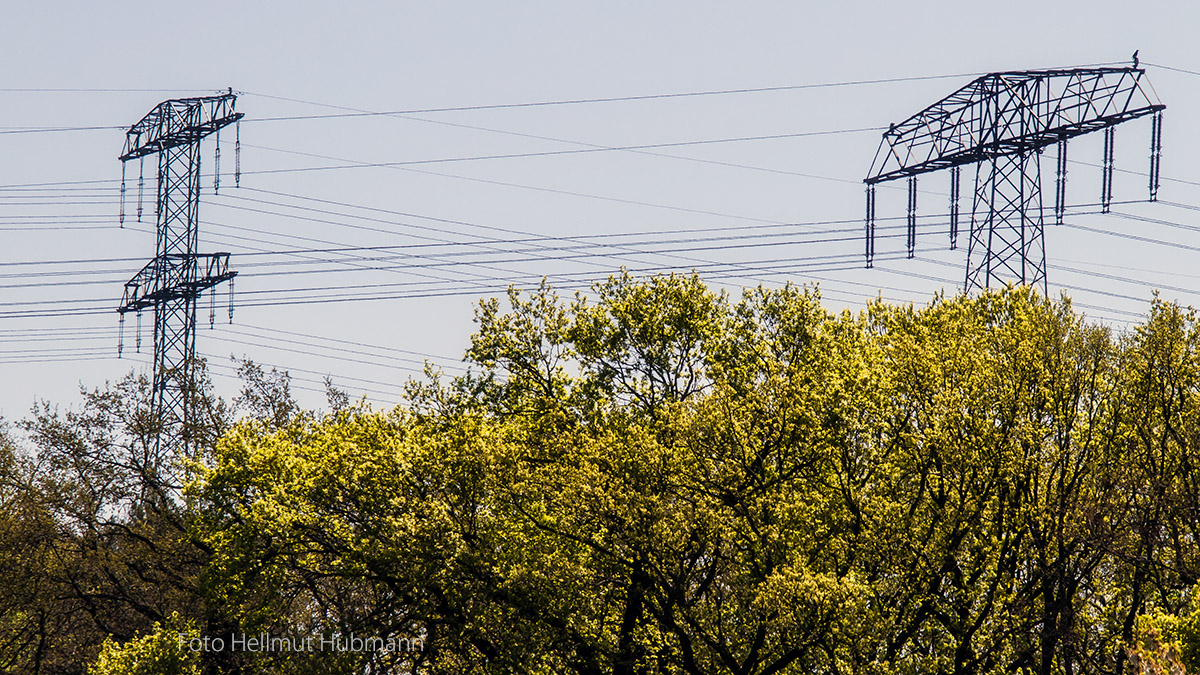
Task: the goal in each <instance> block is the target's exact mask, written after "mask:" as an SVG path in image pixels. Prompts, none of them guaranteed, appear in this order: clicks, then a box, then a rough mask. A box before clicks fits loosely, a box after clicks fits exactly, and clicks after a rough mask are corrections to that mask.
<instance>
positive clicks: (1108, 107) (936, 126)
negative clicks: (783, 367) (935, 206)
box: [863, 54, 1166, 293]
mask: <svg viewBox="0 0 1200 675" xmlns="http://www.w3.org/2000/svg"><path fill="white" fill-rule="evenodd" d="M1165 108H1166V106H1164V105H1162V103H1161V102H1160V101H1159V100H1158V96H1157V94H1155V93H1154V89H1153V87H1152V86H1151V85H1150V82H1149V80H1148V79H1147V78H1146V77H1145V71H1144V70H1142V69H1140V68H1138V64H1137V55H1136V54H1135V55H1134V62H1133V66H1132V67H1127V68H1073V69H1065V70H1026V71H1015V72H1004V73H991V74H988V75H984V76H983V77H980V78H978V79H976V80H974V81H973V82H971V83H970V84H968V85H966V86H965V87H963V88H961V89H959V90H958V91H956V92H954V93H953V94H950V95H949V96H947V97H946V98H943V99H942V100H940V101H938V102H937V103H934V104H933V105H931V106H929V107H928V108H926V109H924V110H922V111H921V112H919V113H917V114H915V115H913V116H912V117H910V118H908V119H906V120H904V121H903V122H901V123H899V124H893V125H891V127H889V129H888V130H887V131H886V132H885V133H884V134H883V141H882V143H880V145H879V150H878V151H877V152H876V153H875V159H874V161H873V162H872V163H871V170H870V173H869V174H868V175H867V177H866V178H865V179H864V180H863V182H864V183H866V184H867V217H866V239H867V244H866V258H867V267H871V266H872V263H873V260H874V257H875V186H877V185H878V184H880V183H883V182H886V181H890V180H896V179H899V178H907V179H908V219H907V225H908V233H907V246H908V257H909V258H912V257H913V256H914V253H915V249H916V222H917V176H918V175H920V174H923V173H929V172H931V171H938V170H940V169H949V170H950V248H951V249H954V248H956V247H957V245H958V221H959V205H958V202H959V182H960V172H961V167H963V166H964V165H968V164H974V165H975V189H974V193H973V198H972V203H971V230H970V235H969V239H968V242H969V243H968V246H967V272H966V281H965V284H964V290H965V291H966V292H968V293H970V292H972V291H975V290H979V289H982V288H987V287H990V286H993V285H998V286H1003V285H1005V284H1007V283H1011V282H1017V283H1021V284H1029V285H1035V286H1041V287H1042V291H1043V292H1046V291H1047V286H1046V250H1045V244H1044V240H1043V225H1044V223H1045V219H1044V215H1043V214H1044V207H1043V203H1042V167H1041V156H1042V151H1043V150H1045V149H1046V148H1047V147H1049V146H1051V145H1054V146H1057V166H1056V171H1055V174H1056V175H1055V201H1054V219H1055V222H1056V223H1062V220H1063V215H1064V212H1065V209H1066V178H1067V140H1068V139H1070V138H1074V137H1075V136H1080V135H1082V134H1086V133H1090V132H1093V131H1100V130H1103V131H1104V162H1103V166H1102V173H1103V181H1102V186H1101V194H1100V204H1101V210H1102V211H1104V212H1106V213H1107V212H1108V210H1109V207H1110V204H1111V203H1112V182H1113V181H1112V179H1113V128H1114V127H1115V126H1116V125H1117V124H1120V123H1121V122H1126V121H1129V120H1132V119H1135V118H1138V117H1142V116H1144V115H1153V126H1152V129H1151V148H1150V201H1155V200H1156V199H1157V197H1158V170H1159V163H1160V157H1161V151H1162V111H1163V110H1164V109H1165Z"/></svg>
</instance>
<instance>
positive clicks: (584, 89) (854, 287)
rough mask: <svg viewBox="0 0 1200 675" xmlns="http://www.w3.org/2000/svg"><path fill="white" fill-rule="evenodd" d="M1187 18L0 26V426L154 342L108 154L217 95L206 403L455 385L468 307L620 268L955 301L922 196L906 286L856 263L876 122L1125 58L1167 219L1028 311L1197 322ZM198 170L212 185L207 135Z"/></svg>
mask: <svg viewBox="0 0 1200 675" xmlns="http://www.w3.org/2000/svg"><path fill="white" fill-rule="evenodd" d="M1198 25H1200V6H1198V5H1197V4H1196V3H1194V2H1174V3H1161V2H1160V3H1137V4H1135V3H1127V2H1126V3H1116V2H1071V3H1065V2H1060V3H1056V2H1006V3H971V2H953V3H952V2H921V1H911V2H904V3H863V2H826V3H797V2H741V3H726V2H721V3H718V2H695V1H692V2H654V3H647V2H606V3H583V2H562V1H556V2H522V3H492V2H439V3H430V2H426V3H416V2H387V3H385V2H373V3H367V2H363V3H342V4H340V5H338V6H335V5H334V4H333V3H312V2H286V3H285V2H254V3H246V2H236V3H235V2H222V1H217V2H207V3H200V4H195V3H166V2H122V3H65V2H38V3H14V4H12V5H10V6H8V7H6V8H5V16H4V19H3V21H2V22H0V56H2V57H3V63H4V76H3V77H2V78H0V303H2V304H0V383H2V387H0V416H3V417H4V418H7V419H10V420H11V419H14V418H18V417H20V416H22V415H23V414H25V412H26V411H27V410H28V409H29V407H30V405H32V404H33V402H34V401H35V400H37V399H39V398H44V399H48V400H50V401H53V402H56V403H60V404H64V405H65V404H69V403H72V402H74V401H77V400H78V396H77V392H78V390H79V387H80V386H81V385H83V386H86V387H95V386H101V385H103V383H104V382H105V381H106V380H115V379H118V378H120V377H121V376H122V375H123V374H125V373H127V372H129V371H130V370H131V369H144V368H145V367H146V362H147V359H148V353H149V352H150V347H149V345H150V337H151V335H150V330H151V326H152V320H151V318H150V317H149V316H147V317H145V318H144V326H143V343H142V348H141V353H140V354H138V353H136V351H135V339H134V333H135V329H134V322H133V320H132V318H131V319H130V322H129V323H128V324H127V325H126V340H125V341H126V349H125V352H126V354H125V358H124V359H121V360H118V359H117V358H116V352H117V315H116V313H115V311H114V310H115V307H116V306H117V304H118V302H119V301H120V297H121V291H122V283H123V282H124V281H125V280H126V279H128V278H129V277H130V276H132V275H133V273H135V272H136V271H137V270H138V269H139V268H140V267H141V266H142V264H144V261H146V260H148V259H149V258H150V256H151V255H152V253H153V248H154V236H153V223H152V222H151V219H152V217H151V216H150V213H151V212H152V206H151V204H152V199H151V198H150V197H149V195H150V194H152V193H153V189H154V185H153V182H152V181H150V180H148V181H147V184H146V193H147V199H146V209H147V217H146V218H145V219H144V222H142V223H137V222H135V218H134V217H133V216H132V214H133V213H134V211H135V210H136V193H137V178H136V176H137V167H136V165H131V166H129V167H127V168H128V170H129V175H128V187H129V190H130V192H129V201H128V203H127V211H128V212H129V213H130V214H131V215H130V217H129V218H128V221H127V222H126V226H125V227H124V229H121V228H119V227H118V223H117V215H118V210H119V209H118V186H119V179H120V175H121V167H120V164H119V162H118V161H117V160H116V156H117V154H118V153H119V152H120V149H121V145H122V141H123V134H122V131H121V128H122V127H127V126H128V125H130V124H132V123H133V122H136V121H137V120H138V119H139V118H140V117H141V116H142V115H144V114H145V113H146V112H147V111H148V110H150V109H151V108H152V107H153V106H154V105H155V104H157V103H158V102H159V101H161V100H163V99H166V98H172V97H177V96H182V95H193V94H205V93H214V92H217V91H222V90H224V89H226V88H227V87H232V88H233V89H234V91H235V92H239V94H240V95H239V99H238V109H239V110H240V111H242V112H244V113H245V114H246V119H245V121H244V122H243V125H242V128H241V139H242V144H243V153H242V158H241V159H242V169H243V176H242V183H241V188H239V189H235V188H233V186H232V184H233V175H232V171H233V163H234V162H233V159H234V154H233V142H232V141H233V139H232V134H231V133H228V132H226V133H224V134H223V135H222V138H221V142H222V164H221V169H222V173H223V174H224V175H223V176H222V189H221V191H220V194H218V195H214V194H213V193H212V190H211V176H210V177H208V178H206V181H205V184H206V187H205V191H204V193H203V194H202V198H201V199H202V203H201V206H200V219H201V225H200V231H201V234H200V239H201V250H202V251H229V252H232V253H233V261H232V262H233V266H234V267H235V268H238V269H240V270H241V276H239V277H238V280H237V285H236V293H237V298H236V302H237V304H238V309H237V311H236V314H235V317H234V323H233V325H229V324H228V323H227V322H226V320H227V318H226V314H225V309H224V303H225V297H224V294H222V295H221V297H220V298H219V302H218V306H217V322H216V327H215V328H214V329H212V330H210V329H209V328H208V314H209V302H208V299H207V298H206V299H205V300H204V301H203V302H202V303H201V307H202V309H201V311H200V312H199V317H198V318H199V321H200V326H201V329H200V332H199V338H198V350H199V352H200V353H201V354H203V355H205V356H206V357H207V358H208V359H209V360H210V362H211V363H212V365H213V368H214V372H215V374H216V375H217V376H218V378H217V380H216V382H217V386H218V388H219V390H220V391H221V392H222V393H226V394H230V393H232V392H233V387H234V386H235V383H234V381H233V380H231V379H230V375H231V374H232V367H233V365H234V364H233V361H232V360H231V357H239V358H240V357H249V358H251V359H253V360H255V361H258V362H260V363H263V364H266V365H275V366H279V367H282V368H287V369H289V370H291V371H292V373H293V375H294V376H295V378H296V381H295V384H296V386H297V388H298V393H299V394H301V397H302V399H303V400H304V402H305V403H307V404H309V405H321V404H323V396H321V395H320V394H319V391H320V389H321V386H320V382H321V380H322V379H323V377H324V376H326V375H331V376H332V377H333V380H334V382H335V383H336V384H338V385H339V386H341V387H343V388H345V389H347V390H348V391H350V392H352V393H353V394H356V395H359V394H365V395H366V396H367V397H368V398H369V399H370V400H372V401H376V402H379V403H391V402H395V401H397V400H399V391H400V389H399V387H400V385H401V384H402V383H403V381H404V380H405V379H407V378H408V377H410V376H411V375H413V374H414V372H415V370H419V368H420V363H421V362H422V361H423V360H424V359H426V358H431V359H432V360H433V361H434V362H435V363H439V364H442V365H444V366H445V367H446V369H447V372H450V373H453V372H457V371H456V370H455V363H456V362H457V359H458V358H459V357H460V356H461V354H462V351H463V348H464V347H465V345H466V343H467V339H468V336H469V334H470V332H471V330H472V323H471V319H472V312H473V309H472V307H473V304H474V303H475V302H476V301H477V299H478V298H479V297H482V296H490V295H495V294H497V293H500V292H502V289H503V288H504V287H506V286H507V285H508V284H509V283H517V284H518V285H520V286H523V287H528V286H530V285H532V284H535V283H536V280H537V279H538V278H540V277H541V276H542V275H548V276H550V278H551V280H552V282H554V283H557V284H559V285H561V286H563V287H564V288H567V289H569V290H568V291H567V292H574V289H576V288H579V287H583V286H586V284H587V282H588V281H589V280H592V279H597V278H602V277H604V276H606V275H607V274H610V273H612V272H613V271H615V270H616V269H618V268H619V267H620V266H622V265H624V266H626V267H628V268H630V269H633V270H665V269H680V270H688V269H692V268H695V269H697V270H699V271H701V272H702V274H703V275H704V276H705V277H706V278H708V279H710V280H711V282H712V283H713V284H714V285H717V286H719V287H721V288H725V289H727V290H728V291H729V292H730V293H731V294H734V295H736V294H738V293H740V290H739V289H740V288H741V287H742V286H745V285H756V284H759V283H766V284H772V285H773V284H780V283H783V282H784V281H786V280H791V281H794V282H798V283H816V282H820V284H821V288H822V290H823V292H824V294H825V297H826V300H827V304H828V305H829V307H831V308H841V307H850V308H859V307H861V306H862V303H863V302H864V300H865V299H867V298H871V297H875V296H876V295H879V294H881V295H882V296H883V297H885V298H888V299H893V300H899V301H905V302H925V301H927V300H928V299H929V298H930V297H931V296H932V295H933V294H934V293H936V292H938V291H939V290H942V289H943V288H945V289H946V290H947V291H948V292H953V291H954V290H955V287H956V286H958V285H961V283H962V277H963V266H964V257H965V252H964V251H963V250H961V249H960V250H958V251H949V250H948V246H947V244H948V237H947V235H946V223H945V218H944V217H938V216H939V215H940V214H944V213H945V212H946V210H947V206H946V195H947V192H948V184H947V182H946V177H945V176H942V175H940V174H934V175H930V176H927V177H924V178H923V179H922V180H921V181H920V188H921V192H920V196H919V200H918V202H919V212H920V213H922V214H924V215H925V216H926V217H924V218H923V219H922V220H921V227H920V231H919V237H918V248H919V249H920V253H919V260H915V261H909V260H904V259H903V255H902V251H903V247H904V240H903V231H902V230H882V229H881V234H884V233H886V234H888V235H891V236H890V237H888V238H881V239H880V241H879V244H878V248H877V255H879V256H880V258H890V259H884V260H880V261H879V262H877V264H876V268H875V269H873V270H865V269H862V260H861V252H862V248H863V247H862V241H861V231H862V226H861V219H862V216H863V186H862V183H861V180H862V178H863V176H865V175H866V172H867V170H868V168H869V166H870V163H871V159H872V157H873V155H874V153H875V150H876V147H877V146H878V144H879V140H880V134H881V131H880V129H881V128H883V127H886V126H887V124H888V123H889V122H894V121H899V120H901V119H903V118H905V117H907V116H908V115H911V114H912V113H915V112H917V111H918V110H920V109H921V108H923V107H925V106H926V105H928V104H930V103H932V102H933V101H935V100H937V99H938V98H940V97H942V96H944V95H945V94H947V93H949V92H950V91H953V90H954V89H956V88H958V87H959V86H961V85H963V84H965V83H966V82H968V81H969V80H970V79H972V77H973V76H975V75H976V74H982V73H986V72H991V71H1001V70H1015V69H1034V68H1048V67H1067V66H1073V65H1084V64H1097V63H1121V64H1123V63H1126V62H1128V60H1129V58H1130V55H1131V54H1132V53H1133V51H1134V50H1135V49H1139V50H1140V55H1141V58H1142V62H1143V63H1144V64H1146V66H1147V73H1148V76H1149V78H1150V80H1151V81H1152V82H1153V84H1154V87H1155V89H1156V91H1157V93H1158V95H1159V96H1160V98H1161V99H1162V101H1163V102H1164V103H1165V104H1166V105H1167V106H1168V109H1167V111H1166V117H1165V124H1164V153H1163V167H1162V172H1163V178H1164V182H1163V188H1162V191H1161V193H1160V199H1161V200H1162V201H1161V202H1159V203H1157V204H1118V205H1117V206H1116V207H1114V214H1112V215H1099V214H1090V215H1089V214H1081V215H1073V216H1071V217H1069V218H1068V223H1067V226H1063V227H1051V226H1048V227H1047V233H1046V248H1047V258H1048V263H1049V280H1050V289H1051V293H1054V294H1057V293H1059V292H1066V293H1067V294H1068V295H1070V296H1071V297H1073V298H1074V299H1075V300H1076V302H1077V303H1078V304H1079V306H1080V307H1082V308H1083V311H1085V312H1086V313H1087V314H1088V315H1089V316H1092V317H1094V318H1096V319H1097V320H1102V321H1105V322H1108V323H1110V324H1111V325H1113V326H1114V327H1115V328H1117V329H1121V328H1123V327H1125V326H1127V325H1128V322H1129V321H1136V320H1137V316H1138V315H1140V314H1142V313H1144V312H1145V310H1146V308H1147V306H1148V301H1149V298H1150V297H1151V295H1152V292H1153V291H1154V289H1155V288H1159V289H1161V295H1162V296H1163V297H1164V298H1167V299H1173V300H1178V301H1179V302H1181V303H1183V304H1198V303H1200V299H1198V298H1197V297H1196V295H1197V293H1196V292H1195V291H1193V290H1192V289H1196V288H1198V279H1200V270H1197V266H1196V265H1195V264H1193V262H1192V261H1194V260H1195V259H1196V252H1197V251H1198V250H1200V211H1198V210H1197V207H1200V166H1198V165H1197V162H1196V161H1195V159H1194V158H1195V157H1197V156H1200V147H1197V146H1198V145H1200V132H1198V130H1197V129H1196V128H1195V127H1193V126H1192V122H1191V120H1194V119H1197V118H1198V115H1197V113H1198V112H1200V75H1196V74H1189V73H1186V72H1179V71H1180V70H1184V71H1196V72H1200V47H1197V42H1196V37H1195V31H1196V26H1198ZM879 80H887V81H886V82H879ZM800 85H836V86H812V87H807V86H806V87H801V86H800ZM764 88H769V89H771V90H770V91H754V92H749V91H742V92H740V93H722V94H711V95H703V96H676V97H658V98H637V99H635V100H623V101H608V102H594V101H593V102H581V103H572V104H556V105H544V106H521V107H489V106H496V105H503V104H517V103H532V102H562V101H570V100H578V99H597V98H625V97H647V96H656V95H662V94H675V93H696V92H713V91H727V90H746V89H764ZM443 108H473V109H470V110H431V109H443ZM351 112H359V113H361V112H375V113H381V112H390V113H394V114H387V115H362V114H356V115H346V114H344V113H351ZM330 115H337V116H332V117H331V116H330ZM277 118H289V119H277ZM296 118H301V119H296ZM58 127H66V128H67V129H55V130H52V131H47V130H45V129H47V128H58ZM81 127H87V128H81ZM1149 127H1150V124H1149V120H1148V119H1143V120H1138V121H1135V122H1131V123H1129V124H1126V125H1122V126H1121V127H1120V128H1119V129H1118V132H1117V137H1116V164H1117V168H1118V169H1119V170H1122V172H1121V173H1119V174H1118V176H1117V181H1116V187H1115V199H1116V200H1118V201H1126V200H1144V199H1145V198H1146V178H1145V176H1144V173H1145V172H1146V170H1147V166H1148V153H1149V143H1148V138H1149ZM816 132H837V133H816ZM763 137H772V138H763ZM733 139H742V140H733ZM696 141H706V142H705V143H695V142H696ZM711 141H724V142H711ZM631 146H639V147H631ZM645 146H655V147H645ZM612 148H618V149H612ZM498 155H499V156H503V157H497V156H498ZM512 155H525V156H522V157H513V156H512ZM1100 156H1101V147H1100V140H1099V138H1091V137H1087V138H1083V139H1080V140H1079V141H1078V142H1074V143H1073V144H1072V150H1071V153H1070V157H1071V159H1072V160H1073V163H1072V165H1071V169H1070V181H1069V184H1068V202H1069V203H1070V204H1078V205H1084V204H1093V203H1095V202H1096V201H1097V199H1098V196H1099V192H1100V176H1099V171H1098V170H1097V169H1096V168H1095V165H1096V164H1098V163H1099V162H1100ZM445 160H451V161H445ZM204 162H205V164H204V171H205V173H206V174H211V171H212V168H213V146H212V141H211V140H210V141H207V142H206V146H205V151H204ZM364 164H366V165H370V166H364ZM1052 171H1053V161H1052V160H1050V161H1047V162H1046V163H1045V164H1044V172H1045V173H1046V174H1047V175H1050V174H1052ZM148 173H149V172H148ZM965 175H966V174H965V173H964V176H965ZM896 187H902V185H899V184H898V185H897V186H896ZM1046 189H1047V205H1049V204H1051V203H1052V189H1053V187H1052V185H1051V184H1050V183H1049V182H1047V186H1046ZM968 193H969V188H968V187H967V186H966V185H964V194H968ZM1089 210H1092V209H1089V208H1086V207H1081V208H1079V209H1076V211H1089ZM879 215H880V216H881V217H892V218H894V217H902V216H903V215H904V194H903V191H902V190H898V189H886V190H882V191H881V193H880V198H879ZM901 222H902V221H901ZM885 224H886V225H888V226H889V227H893V226H895V225H896V224H897V221H894V220H892V221H887V222H886V223H885ZM1130 236H1134V237H1141V238H1142V239H1132V238H1130ZM1149 240H1153V241H1149ZM964 241H965V238H964ZM1158 242H1167V243H1165V244H1164V243H1158ZM381 246H388V247H393V248H387V249H378V248H376V249H373V250H365V249H364V248H363V247H381ZM347 247H354V248H356V250H355V251H339V252H332V251H326V252H320V253H318V252H315V251H313V249H330V248H347ZM396 247H404V248H396ZM1187 247H1195V248H1191V249H1189V248H1187ZM297 251H300V252H297ZM288 252H291V253H288ZM896 258H899V259H896ZM64 261H83V262H71V263H67V262H64ZM30 263H36V264H30ZM368 295H372V296H374V297H375V299H370V300H363V299H362V298H363V297H364V296H368ZM300 300H304V301H306V302H297V301H300ZM314 301H316V302H314Z"/></svg>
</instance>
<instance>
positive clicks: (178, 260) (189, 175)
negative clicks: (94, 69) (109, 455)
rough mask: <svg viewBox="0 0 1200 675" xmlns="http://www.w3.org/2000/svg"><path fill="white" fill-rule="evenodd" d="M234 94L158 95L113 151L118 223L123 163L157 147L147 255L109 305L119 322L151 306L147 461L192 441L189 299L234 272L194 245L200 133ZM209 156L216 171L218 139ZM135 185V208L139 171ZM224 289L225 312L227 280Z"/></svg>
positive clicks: (212, 127)
mask: <svg viewBox="0 0 1200 675" xmlns="http://www.w3.org/2000/svg"><path fill="white" fill-rule="evenodd" d="M236 102H237V97H236V96H235V95H234V94H233V93H232V91H231V92H230V93H228V94H222V95H220V96H205V97H199V98H183V99H174V100H170V101H163V102H162V103H160V104H158V105H157V106H155V108H154V109H153V110H151V111H150V112H149V113H147V114H146V116H145V117H143V118H142V119H141V121H139V122H138V123H137V124H134V125H133V126H132V127H130V128H129V131H127V132H125V150H124V152H123V153H122V154H121V156H120V158H119V159H120V160H121V162H122V174H121V175H122V182H121V194H122V208H121V218H122V224H123V221H124V211H125V210H124V201H123V197H124V192H125V183H124V173H125V172H124V167H125V164H124V163H125V162H128V161H130V160H134V159H136V160H139V165H141V164H142V163H143V162H144V160H143V158H144V157H147V156H150V155H155V154H157V155H158V198H157V202H156V206H155V212H156V214H157V215H156V220H157V246H156V249H155V251H156V252H155V256H154V258H153V259H152V260H151V261H150V262H149V263H147V264H146V266H145V267H143V268H142V269H141V271H140V272H138V273H137V274H136V275H134V277H133V278H132V279H130V280H129V281H128V282H126V283H125V294H124V297H123V298H122V299H121V306H120V307H119V308H118V309H117V311H118V312H120V314H121V321H122V324H123V323H124V320H125V314H127V313H129V312H137V313H138V316H139V317H140V316H141V312H142V310H144V309H151V308H152V309H153V310H154V374H153V387H154V389H153V398H152V403H151V405H152V406H153V410H152V412H153V415H154V417H155V419H156V420H157V422H158V424H159V427H158V430H159V431H158V436H157V440H156V441H155V445H154V447H153V448H152V452H153V456H152V457H151V458H149V460H150V463H151V464H152V465H153V466H159V465H160V464H161V463H162V462H164V461H169V460H170V459H171V458H178V457H182V456H189V455H190V454H191V452H192V450H193V449H194V440H193V439H192V438H191V437H190V429H191V425H192V423H193V416H192V399H193V397H194V395H195V391H196V390H195V382H194V381H193V377H194V375H195V360H196V301H197V300H198V299H199V297H200V295H201V294H202V293H203V292H204V291H205V290H208V289H212V288H213V287H214V286H216V285H217V284H219V283H221V282H223V281H229V280H231V279H233V277H234V276H236V275H237V272H234V271H232V270H230V269H229V254H228V253H197V252H196V247H197V243H198V232H197V223H198V216H197V212H198V208H199V205H200V141H201V140H202V139H203V138H204V137H206V136H208V135H209V134H212V133H214V132H218V134H219V130H220V129H221V128H222V127H225V126H228V125H230V124H233V123H234V122H237V121H238V120H240V119H241V118H242V113H239V112H235V111H234V106H235V104H236ZM218 139H219V135H218ZM239 141H240V139H239ZM239 145H240V142H239ZM216 157H217V162H218V166H217V167H216V169H217V176H218V177H219V175H220V166H219V162H220V143H219V141H218V144H217V155H216ZM239 172H240V171H239ZM217 180H219V178H218V179H217ZM138 185H139V204H138V214H139V216H140V215H141V203H140V193H141V185H142V178H141V177H139V180H138ZM230 293H231V295H230V302H231V305H230V316H231V318H232V311H233V309H232V286H230ZM210 320H211V318H210ZM139 338H140V336H139ZM119 349H120V348H119Z"/></svg>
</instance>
